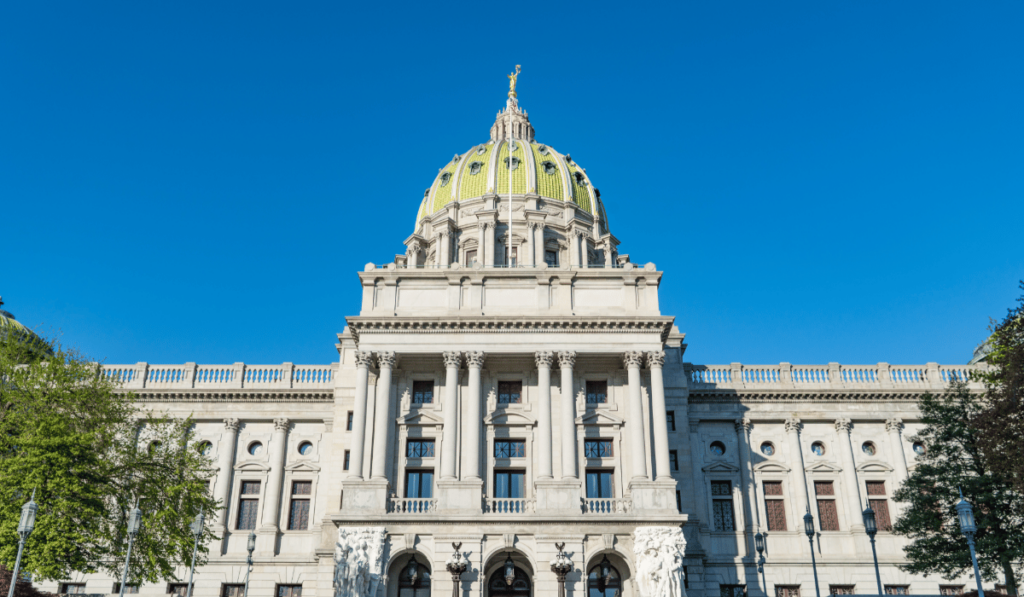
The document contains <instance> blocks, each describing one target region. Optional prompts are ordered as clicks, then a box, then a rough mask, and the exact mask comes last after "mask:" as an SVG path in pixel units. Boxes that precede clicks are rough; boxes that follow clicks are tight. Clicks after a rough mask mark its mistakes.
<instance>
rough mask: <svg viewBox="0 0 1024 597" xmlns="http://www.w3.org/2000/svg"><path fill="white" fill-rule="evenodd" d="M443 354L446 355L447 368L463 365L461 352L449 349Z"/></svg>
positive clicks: (445, 363)
mask: <svg viewBox="0 0 1024 597" xmlns="http://www.w3.org/2000/svg"><path fill="white" fill-rule="evenodd" d="M441 356H443V357H444V366H445V368H448V367H455V368H456V369H458V368H459V367H461V366H462V355H461V354H459V353H458V351H454V350H452V351H447V352H444V353H442V354H441Z"/></svg>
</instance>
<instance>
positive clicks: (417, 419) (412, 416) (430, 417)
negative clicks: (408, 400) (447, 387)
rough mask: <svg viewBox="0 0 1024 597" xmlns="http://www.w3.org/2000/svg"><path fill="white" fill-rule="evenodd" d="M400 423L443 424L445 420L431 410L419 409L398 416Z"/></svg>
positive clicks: (409, 424)
mask: <svg viewBox="0 0 1024 597" xmlns="http://www.w3.org/2000/svg"><path fill="white" fill-rule="evenodd" d="M398 424H399V425H408V426H414V425H422V426H429V425H443V424H444V420H443V419H441V418H440V417H438V416H437V415H435V414H434V413H432V412H430V411H424V410H417V411H416V412H411V413H409V414H407V415H403V416H401V417H398Z"/></svg>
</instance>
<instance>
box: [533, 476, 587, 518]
mask: <svg viewBox="0 0 1024 597" xmlns="http://www.w3.org/2000/svg"><path fill="white" fill-rule="evenodd" d="M534 487H535V488H536V492H537V493H536V496H537V513H538V514H565V515H570V516H578V515H579V514H580V481H579V479H538V480H537V481H535V482H534Z"/></svg>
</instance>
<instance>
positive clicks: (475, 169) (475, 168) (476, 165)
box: [469, 162, 484, 176]
mask: <svg viewBox="0 0 1024 597" xmlns="http://www.w3.org/2000/svg"><path fill="white" fill-rule="evenodd" d="M483 167H484V163H483V162H470V164H469V173H470V175H474V176H475V175H477V174H480V170H482V169H483Z"/></svg>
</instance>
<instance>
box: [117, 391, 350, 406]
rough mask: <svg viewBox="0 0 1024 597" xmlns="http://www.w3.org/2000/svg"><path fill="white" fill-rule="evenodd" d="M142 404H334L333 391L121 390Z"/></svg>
mask: <svg viewBox="0 0 1024 597" xmlns="http://www.w3.org/2000/svg"><path fill="white" fill-rule="evenodd" d="M121 391H123V392H134V393H135V395H136V396H137V397H138V398H139V400H141V401H143V402H326V403H330V402H334V390H333V389H331V390H312V391H301V390H289V389H284V390H244V389H242V390H202V389H195V388H189V389H185V390H141V391H140V390H130V389H128V390H121Z"/></svg>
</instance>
